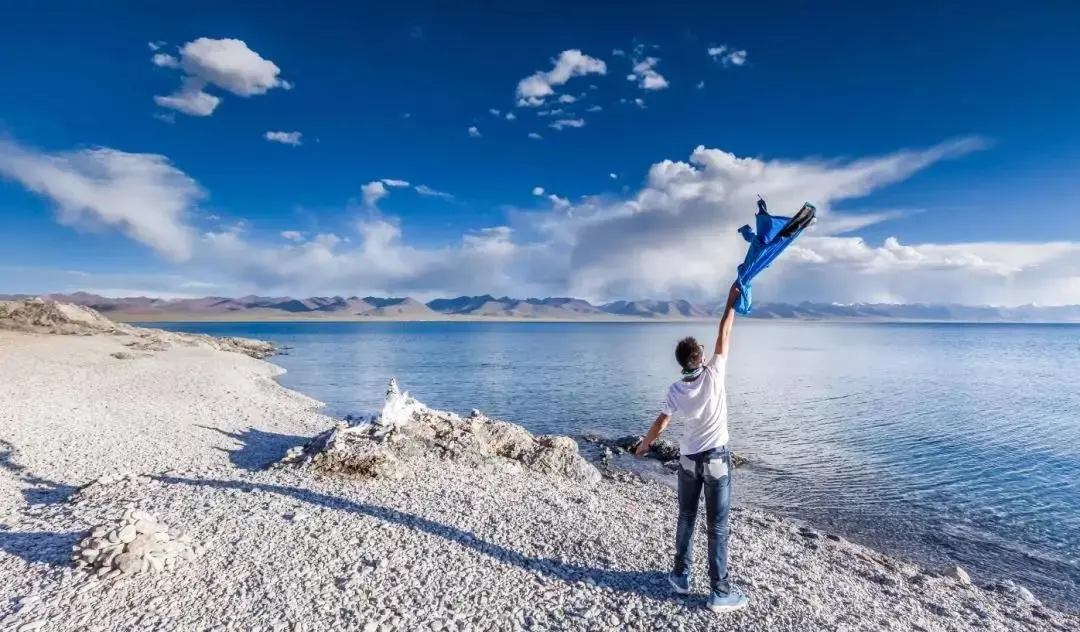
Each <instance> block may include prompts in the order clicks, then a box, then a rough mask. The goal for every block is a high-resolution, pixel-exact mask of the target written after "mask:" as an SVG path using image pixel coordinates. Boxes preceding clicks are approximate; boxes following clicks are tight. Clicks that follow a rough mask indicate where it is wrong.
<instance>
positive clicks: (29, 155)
mask: <svg viewBox="0 0 1080 632" xmlns="http://www.w3.org/2000/svg"><path fill="white" fill-rule="evenodd" d="M0 174H2V175H3V176H5V177H7V178H10V179H11V180H14V181H16V182H18V183H20V184H22V185H23V186H24V187H26V188H27V189H29V190H30V191H33V192H34V193H37V194H39V195H41V196H43V197H45V198H47V199H49V200H50V201H52V202H53V204H55V205H56V209H57V216H58V218H59V220H60V222H61V223H62V224H65V225H69V226H89V227H94V226H102V227H112V228H116V229H118V230H119V231H120V232H122V233H124V234H125V235H127V236H128V237H131V238H132V239H135V240H136V241H139V242H141V243H143V244H146V245H147V246H150V247H151V248H153V249H154V250H156V251H158V252H160V253H161V254H163V255H164V256H166V257H167V258H169V259H172V260H174V261H183V260H186V259H188V258H189V257H190V256H191V252H192V240H193V231H192V230H191V228H190V227H189V226H188V224H187V222H186V220H187V216H188V214H189V213H190V212H191V211H192V209H193V207H194V206H195V203H196V202H197V201H198V200H199V199H201V198H202V197H203V191H202V189H201V188H200V187H199V185H198V183H196V182H195V180H193V179H191V178H190V177H188V176H187V174H185V173H184V172H182V171H180V170H179V169H177V168H176V167H174V166H172V164H170V163H169V160H168V159H167V158H165V157H164V156H159V155H156V154H132V153H127V152H123V151H117V150H115V149H106V148H98V149H84V150H79V151H72V152H65V153H58V154H45V153H41V152H37V151H34V150H31V149H27V148H24V147H22V146H19V145H17V144H15V143H13V142H9V141H0Z"/></svg>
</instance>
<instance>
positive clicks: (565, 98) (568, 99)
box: [559, 94, 577, 103]
mask: <svg viewBox="0 0 1080 632" xmlns="http://www.w3.org/2000/svg"><path fill="white" fill-rule="evenodd" d="M574 101H577V97H575V96H574V95H572V94H563V95H560V96H559V103H573V102H574Z"/></svg>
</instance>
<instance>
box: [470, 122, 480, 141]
mask: <svg viewBox="0 0 1080 632" xmlns="http://www.w3.org/2000/svg"><path fill="white" fill-rule="evenodd" d="M469 136H472V137H473V138H480V130H478V129H476V126H475V125H473V126H472V127H470V128H469Z"/></svg>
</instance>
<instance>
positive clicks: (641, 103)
mask: <svg viewBox="0 0 1080 632" xmlns="http://www.w3.org/2000/svg"><path fill="white" fill-rule="evenodd" d="M634 105H636V106H638V107H639V108H642V109H645V99H642V98H641V97H638V98H636V99H634Z"/></svg>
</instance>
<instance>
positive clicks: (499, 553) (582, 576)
mask: <svg viewBox="0 0 1080 632" xmlns="http://www.w3.org/2000/svg"><path fill="white" fill-rule="evenodd" d="M157 480H159V481H162V482H164V483H168V484H172V485H209V486H211V487H216V488H219V489H251V488H254V489H258V490H261V491H264V492H269V493H273V494H279V495H281V496H287V497H290V498H293V499H295V500H298V501H300V502H304V503H308V504H312V505H319V506H322V507H326V508H327V509H333V510H335V511H347V512H350V513H355V514H359V515H364V516H370V517H372V518H376V519H378V520H382V521H384V522H392V523H395V524H400V525H403V526H406V527H409V528H411V529H415V530H418V531H423V532H425V533H429V534H431V535H434V536H438V537H440V538H444V539H446V540H449V541H450V542H453V543H455V544H457V545H459V546H463V547H466V548H470V549H472V550H474V551H476V552H477V553H480V554H481V555H486V556H488V557H490V558H492V559H494V560H496V561H499V562H502V563H505V564H512V565H514V566H517V567H519V568H522V569H525V570H530V571H535V572H537V573H540V574H542V575H544V576H547V577H550V578H552V579H557V580H561V581H564V582H568V583H572V582H579V581H587V580H592V582H593V583H595V584H596V585H597V586H599V587H602V588H609V589H611V590H616V591H619V592H627V593H639V594H641V595H643V596H645V597H648V598H650V599H656V600H671V601H676V600H678V601H683V600H684V598H683V597H679V596H677V595H675V594H673V593H672V591H671V588H670V586H668V583H667V576H666V574H665V573H664V572H662V571H614V570H607V569H599V568H591V567H588V566H579V565H576V564H568V563H566V562H561V561H559V560H554V559H551V558H538V557H529V556H526V555H524V554H522V553H520V552H518V551H515V550H513V549H509V548H507V547H504V546H500V545H497V544H492V543H490V542H486V541H484V540H480V539H478V538H477V537H476V536H474V535H473V534H472V533H471V532H468V531H464V530H462V529H458V528H456V527H452V526H449V525H444V524H441V523H438V522H435V521H433V520H429V519H427V518H423V517H420V516H415V515H413V514H409V513H405V512H402V511H398V510H396V509H390V508H388V507H380V506H378V505H369V504H365V503H360V502H355V501H351V500H345V499H342V498H336V497H334V496H329V495H326V494H321V493H319V492H314V491H311V490H307V489H302V488H298V487H286V486H282V485H269V484H262V483H252V482H237V481H220V480H202V479H191V478H179V477H172V476H161V477H158V478H157Z"/></svg>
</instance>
